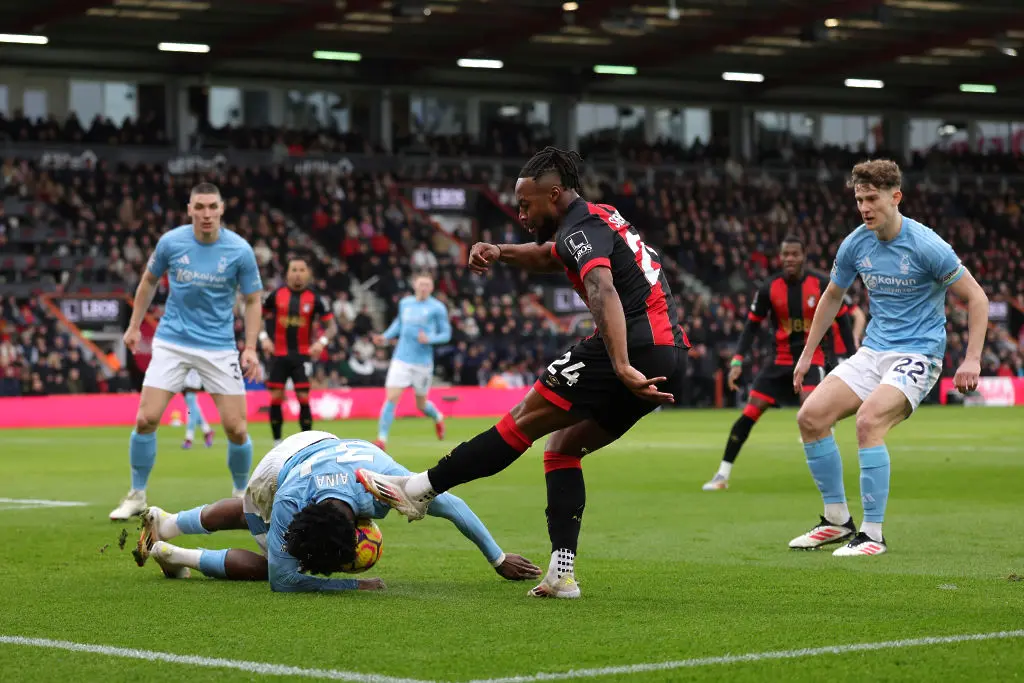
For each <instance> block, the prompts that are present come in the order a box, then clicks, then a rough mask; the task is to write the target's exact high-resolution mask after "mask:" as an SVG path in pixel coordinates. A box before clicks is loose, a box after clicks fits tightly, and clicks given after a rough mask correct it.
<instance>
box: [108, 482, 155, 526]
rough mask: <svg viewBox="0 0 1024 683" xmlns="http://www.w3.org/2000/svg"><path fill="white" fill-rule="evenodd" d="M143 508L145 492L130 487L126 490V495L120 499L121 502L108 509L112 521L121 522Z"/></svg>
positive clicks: (144, 505)
mask: <svg viewBox="0 0 1024 683" xmlns="http://www.w3.org/2000/svg"><path fill="white" fill-rule="evenodd" d="M145 509H146V492H145V491H144V490H142V491H140V490H138V489H132V490H131V491H129V492H128V495H126V496H125V497H124V498H122V499H121V503H120V504H119V505H118V506H117V507H116V508H114V509H113V510H111V511H110V520H111V521H112V522H122V521H125V520H128V519H131V518H132V517H134V516H135V515H137V514H139V513H141V512H142V511H143V510H145Z"/></svg>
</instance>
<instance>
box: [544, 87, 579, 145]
mask: <svg viewBox="0 0 1024 683" xmlns="http://www.w3.org/2000/svg"><path fill="white" fill-rule="evenodd" d="M578 106H579V105H578V104H577V103H576V101H575V100H573V99H571V98H568V97H555V98H552V100H551V133H552V134H553V135H554V137H555V144H556V145H558V146H559V147H561V148H562V149H578V148H579V133H578V132H577V130H576V111H577V107H578Z"/></svg>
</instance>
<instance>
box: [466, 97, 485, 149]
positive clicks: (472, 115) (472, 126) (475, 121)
mask: <svg viewBox="0 0 1024 683" xmlns="http://www.w3.org/2000/svg"><path fill="white" fill-rule="evenodd" d="M480 127H481V126H480V98H479V97H469V98H467V99H466V135H468V136H469V137H470V138H472V139H473V140H479V139H480Z"/></svg>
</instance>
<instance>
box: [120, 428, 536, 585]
mask: <svg viewBox="0 0 1024 683" xmlns="http://www.w3.org/2000/svg"><path fill="white" fill-rule="evenodd" d="M360 465H366V466H368V467H373V468H375V469H377V470H379V471H381V472H388V473H391V474H408V473H409V470H407V469H405V468H404V467H402V466H401V465H400V464H398V463H397V462H395V460H394V459H393V458H392V457H391V456H389V455H388V454H387V453H385V452H384V451H382V450H380V449H379V448H377V447H376V446H374V445H373V444H371V443H368V442H366V441H362V440H358V439H339V438H338V437H336V436H335V435H334V434H330V433H328V432H314V431H307V432H302V433H301V434H294V435H292V436H290V437H288V438H287V439H285V440H284V441H282V442H281V443H280V444H279V445H277V446H276V447H275V448H274V449H273V450H271V451H270V452H269V453H267V454H266V456H264V458H263V459H262V460H261V461H260V463H259V464H258V465H257V466H256V470H255V471H254V472H253V474H252V478H251V479H250V480H249V485H248V487H247V488H246V491H245V496H244V497H243V498H242V500H238V499H236V498H231V499H227V500H221V501H218V502H216V503H211V504H210V505H202V506H200V507H197V508H194V509H192V510H185V511H183V512H179V513H177V514H169V513H167V512H165V511H164V510H161V509H160V508H157V507H151V508H149V509H148V510H146V512H145V513H143V515H142V520H143V529H142V534H141V535H140V538H139V545H138V547H137V549H136V550H137V552H136V553H135V558H136V562H137V563H138V564H139V566H140V567H141V566H143V565H144V564H145V563H146V560H147V559H148V557H149V556H150V555H152V556H153V558H154V559H155V560H156V562H157V564H159V565H160V568H161V569H162V570H163V572H164V575H165V576H167V577H169V578H185V577H187V576H188V575H189V569H190V568H191V569H198V570H199V571H201V572H203V573H204V574H206V575H207V576H212V577H214V578H218V579H231V580H236V581H267V580H268V579H269V581H270V587H271V589H272V590H275V591H283V592H299V591H341V590H374V589H380V588H383V587H384V585H383V583H382V582H381V581H380V579H326V578H319V577H317V576H311V574H323V575H325V576H327V575H330V574H334V573H336V572H339V571H342V568H343V567H345V566H346V565H349V564H351V563H352V562H353V560H354V559H355V550H356V548H355V541H356V530H355V521H356V520H357V519H381V518H383V517H385V516H387V514H388V513H389V512H390V511H391V509H390V508H389V507H388V506H386V505H382V504H381V503H378V502H377V501H376V500H374V499H373V496H371V495H370V494H369V493H367V492H366V489H364V488H363V487H362V485H360V484H359V482H358V481H357V480H356V473H355V470H356V468H357V467H359V466H360ZM279 482H280V485H279ZM427 514H429V515H431V516H434V517H443V518H445V519H447V520H449V521H450V522H451V523H452V524H454V525H455V526H456V527H457V528H458V530H459V531H461V532H462V534H463V536H465V537H466V538H468V539H469V540H471V541H473V543H474V544H475V545H476V546H477V547H478V548H479V549H480V552H482V553H483V555H484V557H485V558H486V559H487V561H488V562H489V563H490V565H491V566H492V567H494V570H495V571H496V572H497V573H498V574H499V575H500V576H502V577H504V578H506V579H509V580H514V581H521V580H524V579H532V578H536V577H537V576H540V568H538V567H537V566H535V565H534V564H533V563H531V562H530V561H529V560H527V559H526V558H523V557H520V556H519V555H513V554H509V555H506V554H505V553H503V552H502V551H501V548H500V547H499V546H498V544H497V543H496V542H495V540H494V538H493V537H492V536H491V533H490V532H489V531H488V530H487V527H485V526H484V523H483V522H481V521H480V518H479V517H477V516H476V514H474V513H473V511H472V510H471V509H470V508H469V506H468V505H466V503H465V502H463V501H462V499H460V498H458V497H456V496H453V495H452V494H450V493H449V494H446V495H443V496H438V497H437V498H435V499H434V500H433V502H432V503H431V505H430V508H429V510H428V511H427ZM228 529H248V530H249V532H250V533H251V534H252V535H253V537H254V539H255V540H256V542H257V544H258V545H259V547H260V550H261V551H262V553H254V552H252V551H249V550H240V549H231V550H203V549H197V550H193V549H191V548H179V547H177V546H175V545H172V544H170V543H168V542H167V541H168V540H169V539H172V538H174V537H176V536H179V535H181V534H209V533H211V532H214V531H224V530H228Z"/></svg>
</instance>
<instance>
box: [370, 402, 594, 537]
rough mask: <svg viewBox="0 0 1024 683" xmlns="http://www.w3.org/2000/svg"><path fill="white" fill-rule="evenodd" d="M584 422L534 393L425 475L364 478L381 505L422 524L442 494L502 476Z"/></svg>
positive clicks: (452, 452)
mask: <svg viewBox="0 0 1024 683" xmlns="http://www.w3.org/2000/svg"><path fill="white" fill-rule="evenodd" d="M582 419H583V418H581V417H579V416H577V415H574V414H572V413H569V412H567V411H566V410H565V409H564V408H563V407H559V406H557V405H555V404H553V403H551V402H550V401H549V400H548V399H546V398H545V397H544V396H542V395H541V394H540V393H539V392H538V391H537V389H536V388H534V389H532V390H530V392H529V393H528V394H527V395H526V397H525V398H523V400H522V401H520V402H519V403H518V404H517V405H516V406H515V407H514V408H512V410H511V411H509V413H508V414H506V415H505V417H503V418H502V419H501V421H499V422H498V424H496V425H495V426H494V427H491V428H490V429H488V430H487V431H486V432H483V433H482V434H478V435H477V436H475V437H473V438H472V439H470V440H469V441H465V442H463V443H460V444H459V445H458V446H456V447H455V448H453V449H452V450H451V451H450V452H449V453H448V454H447V455H446V456H444V457H443V458H441V460H440V462H438V463H437V464H436V465H435V466H434V467H432V468H430V469H429V470H427V471H426V472H420V473H419V474H414V475H411V476H387V475H382V474H377V473H374V472H370V471H368V470H359V479H360V481H361V482H362V484H363V486H365V487H366V489H367V490H368V491H369V492H370V493H371V494H373V496H374V497H375V498H377V499H378V500H380V501H381V502H382V503H384V504H386V505H389V506H391V507H393V508H395V509H396V510H398V511H399V512H401V513H402V514H403V515H405V516H406V517H408V518H409V519H423V516H424V515H425V514H426V510H427V507H428V506H429V505H430V501H431V500H433V499H434V498H435V497H436V496H437V495H438V494H440V493H444V492H445V491H447V490H448V489H450V488H453V487H455V486H458V485H459V484H464V483H466V482H469V481H473V480H475V479H482V478H483V477H490V476H492V475H495V474H497V473H498V472H501V471H502V470H503V469H505V468H506V467H508V466H509V465H511V464H512V463H513V462H515V461H516V460H517V459H518V458H519V456H520V455H522V454H523V453H525V452H526V450H527V449H529V448H530V446H531V445H533V442H534V441H535V440H536V439H539V438H541V437H543V436H546V435H548V434H551V433H552V432H555V431H558V430H559V429H564V428H565V427H570V426H572V425H574V424H576V423H577V422H580V421H582Z"/></svg>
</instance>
